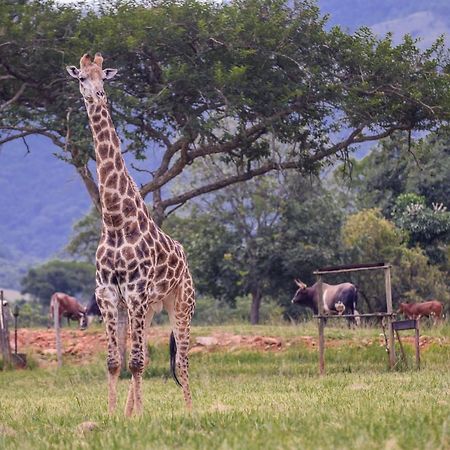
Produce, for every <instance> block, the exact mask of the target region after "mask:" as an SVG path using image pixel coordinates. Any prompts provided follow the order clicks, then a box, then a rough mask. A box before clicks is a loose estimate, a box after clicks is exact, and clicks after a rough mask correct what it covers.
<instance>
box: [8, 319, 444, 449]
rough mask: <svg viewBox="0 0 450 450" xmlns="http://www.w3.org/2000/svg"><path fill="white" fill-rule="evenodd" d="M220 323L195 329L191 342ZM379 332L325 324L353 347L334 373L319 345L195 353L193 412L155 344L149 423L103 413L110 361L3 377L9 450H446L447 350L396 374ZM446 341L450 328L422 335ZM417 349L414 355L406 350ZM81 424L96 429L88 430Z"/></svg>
mask: <svg viewBox="0 0 450 450" xmlns="http://www.w3.org/2000/svg"><path fill="white" fill-rule="evenodd" d="M217 329H218V328H217V327H214V328H206V327H197V328H195V329H194V330H193V331H194V333H193V334H194V336H199V335H207V334H208V333H210V332H213V331H217ZM220 330H222V331H226V332H239V333H242V334H244V333H246V334H261V335H266V336H281V337H284V338H287V337H290V336H296V335H298V334H300V333H301V334H314V333H315V327H314V326H313V325H306V326H304V327H302V328H301V329H300V327H293V326H284V327H282V326H273V327H270V326H267V327H264V326H260V327H256V328H253V327H247V326H238V325H236V326H229V327H220ZM379 332H380V330H379V329H372V328H366V329H360V330H356V331H355V330H348V329H345V328H327V336H328V337H330V338H333V339H336V340H339V339H342V340H345V342H346V345H342V346H339V347H336V348H330V349H328V350H327V375H326V376H325V377H322V378H320V377H318V376H317V353H316V350H315V349H311V348H307V347H302V346H300V345H299V346H291V347H289V348H287V349H286V350H283V351H279V352H263V351H256V350H255V351H249V350H235V351H232V352H220V351H216V352H204V353H196V354H193V355H192V356H191V384H192V391H193V399H194V411H193V413H192V414H188V413H186V412H185V411H184V408H183V401H182V394H181V390H180V389H179V388H178V387H177V386H176V385H175V383H174V382H173V381H172V380H171V379H170V378H168V348H167V345H160V346H157V347H151V360H152V362H151V366H150V367H149V369H147V371H146V375H145V382H144V409H145V413H144V416H143V417H142V418H139V419H131V420H125V419H124V417H123V413H122V406H123V405H124V401H125V395H126V390H127V386H128V380H127V379H122V380H121V381H120V384H119V394H120V402H121V403H120V406H121V410H120V411H119V413H118V414H117V415H116V416H115V417H109V416H108V415H107V413H106V382H105V380H106V371H105V369H104V367H105V362H104V358H103V356H104V355H99V359H98V362H96V363H93V364H90V365H85V366H70V365H68V366H66V367H64V368H63V369H60V370H59V371H57V370H56V369H53V368H48V369H33V370H25V371H20V372H11V371H6V372H3V373H0V448H2V449H51V448H54V449H56V448H58V449H59V448H61V449H66V448H67V449H72V448H73V449H78V448H79V449H102V448H108V449H128V448H129V449H153V448H155V449H164V448H188V449H190V448H198V449H229V448H230V449H353V448H354V449H384V448H386V449H391V450H392V449H397V448H400V449H450V346H449V345H448V342H447V344H439V343H433V344H430V345H429V346H427V348H426V349H424V350H423V352H422V361H423V369H422V370H420V371H415V370H407V369H405V368H401V367H399V369H398V370H397V371H394V372H389V371H388V370H387V367H386V352H385V349H384V348H383V347H382V346H380V345H379V343H378V341H377V342H375V341H374V342H373V343H371V344H369V345H365V346H361V345H358V344H359V343H360V342H361V340H363V339H366V338H370V337H372V338H374V337H377V336H378V335H379ZM423 333H428V334H430V335H434V336H445V337H447V338H448V337H449V336H450V327H449V326H446V327H440V328H439V329H435V330H424V331H423ZM408 350H409V352H410V354H412V349H410V348H408ZM84 421H93V422H95V423H96V424H97V428H96V429H95V430H94V431H91V432H88V433H85V434H83V433H81V432H80V431H79V430H78V429H77V426H78V425H79V424H80V423H82V422H84Z"/></svg>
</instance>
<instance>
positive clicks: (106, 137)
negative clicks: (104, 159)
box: [97, 130, 109, 142]
mask: <svg viewBox="0 0 450 450" xmlns="http://www.w3.org/2000/svg"><path fill="white" fill-rule="evenodd" d="M97 139H98V140H99V142H105V141H108V140H109V130H102V131H100V133H98V134H97Z"/></svg>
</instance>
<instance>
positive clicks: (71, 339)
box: [11, 328, 450, 366]
mask: <svg viewBox="0 0 450 450" xmlns="http://www.w3.org/2000/svg"><path fill="white" fill-rule="evenodd" d="M169 334H170V331H169V330H168V329H164V328H151V329H150V332H149V335H148V338H149V343H150V344H151V345H159V344H161V343H164V344H166V343H168V342H169ZM61 339H62V346H63V355H64V359H65V360H66V361H68V362H73V363H76V364H85V363H89V362H92V361H93V360H94V359H95V357H96V356H97V355H98V353H100V352H106V348H107V341H106V335H105V333H104V331H102V330H98V331H92V330H89V331H88V332H86V331H80V330H75V329H74V330H69V329H62V330H61ZM402 341H403V342H405V343H408V344H410V345H414V337H413V336H402ZM431 344H438V345H450V339H449V338H447V337H430V336H421V337H420V347H421V349H426V348H427V347H429V346H430V345H431ZM11 345H13V342H11ZM325 345H326V347H327V348H338V347H346V346H352V347H360V348H364V347H368V346H372V345H379V346H381V347H384V345H385V342H384V338H383V337H382V336H380V337H379V338H363V339H357V338H355V339H331V338H328V339H326V344H325ZM292 346H295V347H303V348H307V349H311V350H312V349H315V348H317V346H318V340H317V338H316V337H313V336H295V337H291V338H281V337H279V336H259V335H256V336H252V335H241V334H232V333H226V332H215V333H212V334H211V335H208V336H196V337H193V338H192V339H191V349H190V353H191V354H194V353H202V352H213V351H226V352H233V351H239V350H255V351H263V352H280V351H283V350H286V349H287V348H289V347H292ZM18 348H19V351H20V352H26V353H32V354H33V357H34V359H36V360H37V363H38V364H39V365H41V366H48V365H53V364H56V342H55V333H54V331H53V330H51V329H49V330H46V329H40V330H39V329H20V330H18Z"/></svg>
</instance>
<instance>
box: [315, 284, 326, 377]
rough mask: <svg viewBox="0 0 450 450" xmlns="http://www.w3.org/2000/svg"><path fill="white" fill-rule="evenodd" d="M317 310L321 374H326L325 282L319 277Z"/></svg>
mask: <svg viewBox="0 0 450 450" xmlns="http://www.w3.org/2000/svg"><path fill="white" fill-rule="evenodd" d="M317 285H318V289H317V311H318V313H319V374H320V375H325V319H324V318H323V317H322V316H323V282H322V277H321V276H319V277H318V278H317Z"/></svg>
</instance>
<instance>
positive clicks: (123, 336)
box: [117, 304, 128, 370]
mask: <svg viewBox="0 0 450 450" xmlns="http://www.w3.org/2000/svg"><path fill="white" fill-rule="evenodd" d="M117 313H118V318H117V341H118V345H119V353H120V361H121V363H120V365H121V369H122V370H126V369H127V337H128V314H127V310H126V309H125V307H123V306H122V305H121V304H119V306H118V311H117Z"/></svg>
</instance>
